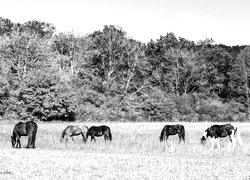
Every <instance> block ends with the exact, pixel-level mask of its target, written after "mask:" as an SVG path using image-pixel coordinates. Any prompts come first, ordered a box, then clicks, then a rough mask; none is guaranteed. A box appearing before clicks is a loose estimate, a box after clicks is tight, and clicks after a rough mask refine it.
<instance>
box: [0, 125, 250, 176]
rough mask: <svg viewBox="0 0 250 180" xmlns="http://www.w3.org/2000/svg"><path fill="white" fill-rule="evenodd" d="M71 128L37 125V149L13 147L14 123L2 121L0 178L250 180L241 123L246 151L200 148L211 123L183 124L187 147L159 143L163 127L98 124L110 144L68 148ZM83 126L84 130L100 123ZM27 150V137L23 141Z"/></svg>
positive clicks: (246, 132)
mask: <svg viewBox="0 0 250 180" xmlns="http://www.w3.org/2000/svg"><path fill="white" fill-rule="evenodd" d="M69 124H81V123H40V122H39V123H38V133H37V142H36V146H37V148H36V149H25V148H22V149H13V148H11V144H10V135H11V132H12V129H13V127H14V123H8V122H0V126H1V127H2V128H1V129H2V130H1V131H0V162H1V163H0V179H14V178H16V179H250V163H249V162H250V151H249V149H248V142H249V140H250V124H248V123H244V124H243V123H240V124H238V125H239V127H240V128H241V135H242V139H243V142H244V143H245V147H246V148H245V149H244V151H243V150H242V149H241V148H240V147H239V146H237V147H236V150H235V151H234V152H232V151H228V149H227V144H228V138H225V139H221V140H220V142H221V149H220V150H217V149H216V150H214V151H211V150H210V149H209V145H210V143H209V142H208V143H207V144H206V145H205V146H202V145H201V144H200V141H199V140H200V137H201V134H202V132H203V131H204V130H205V129H206V128H207V127H208V126H210V125H212V124H213V123H182V124H183V125H184V126H185V129H186V142H185V144H179V143H178V137H177V136H172V137H170V138H169V140H168V142H167V143H160V142H159V135H160V131H161V129H162V128H163V126H164V124H166V123H101V124H106V125H108V126H110V127H111V131H112V134H113V141H112V143H105V142H104V140H103V137H101V138H97V142H96V143H91V142H89V141H88V142H87V143H86V144H84V143H82V141H81V138H80V136H79V137H76V138H75V141H74V142H72V141H70V142H69V143H68V145H67V147H66V146H65V144H61V143H60V135H61V132H62V131H63V129H64V128H65V127H66V126H67V125H69ZM101 124H99V123H86V124H85V125H87V126H92V125H101ZM21 143H22V146H23V147H25V146H26V143H27V138H25V137H22V140H21Z"/></svg>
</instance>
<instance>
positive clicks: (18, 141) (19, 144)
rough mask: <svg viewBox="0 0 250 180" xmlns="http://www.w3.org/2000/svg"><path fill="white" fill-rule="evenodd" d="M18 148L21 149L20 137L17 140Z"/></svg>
mask: <svg viewBox="0 0 250 180" xmlns="http://www.w3.org/2000/svg"><path fill="white" fill-rule="evenodd" d="M16 148H21V141H20V137H17V138H16Z"/></svg>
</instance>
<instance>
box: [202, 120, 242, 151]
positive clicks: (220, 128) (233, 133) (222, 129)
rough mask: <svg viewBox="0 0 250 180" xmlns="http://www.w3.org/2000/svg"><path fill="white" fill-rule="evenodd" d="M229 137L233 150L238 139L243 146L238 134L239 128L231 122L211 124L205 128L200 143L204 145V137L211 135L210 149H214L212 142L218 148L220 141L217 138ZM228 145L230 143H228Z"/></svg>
mask: <svg viewBox="0 0 250 180" xmlns="http://www.w3.org/2000/svg"><path fill="white" fill-rule="evenodd" d="M227 136H228V137H229V140H230V142H231V144H232V145H233V148H232V149H233V150H234V149H235V144H236V141H237V140H238V142H239V144H240V146H241V147H243V142H242V139H241V135H240V130H239V128H238V127H237V126H233V125H231V124H224V125H213V126H211V127H209V128H207V129H206V130H205V131H204V132H203V135H202V137H201V143H202V144H203V145H204V144H205V142H206V139H207V138H208V137H211V141H212V146H211V149H214V142H216V144H217V147H218V149H220V143H219V140H218V138H225V137H227ZM229 145H230V144H229Z"/></svg>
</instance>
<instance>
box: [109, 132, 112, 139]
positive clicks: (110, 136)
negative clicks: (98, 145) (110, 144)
mask: <svg viewBox="0 0 250 180" xmlns="http://www.w3.org/2000/svg"><path fill="white" fill-rule="evenodd" d="M109 140H110V141H112V134H111V131H110V130H109Z"/></svg>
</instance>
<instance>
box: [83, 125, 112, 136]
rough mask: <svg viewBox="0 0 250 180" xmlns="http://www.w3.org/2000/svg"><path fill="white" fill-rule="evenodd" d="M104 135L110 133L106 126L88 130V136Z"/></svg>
mask: <svg viewBox="0 0 250 180" xmlns="http://www.w3.org/2000/svg"><path fill="white" fill-rule="evenodd" d="M104 133H110V128H109V127H108V126H105V125H102V126H92V127H90V128H89V129H88V133H87V134H89V135H94V136H102V135H103V134H104Z"/></svg>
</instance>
